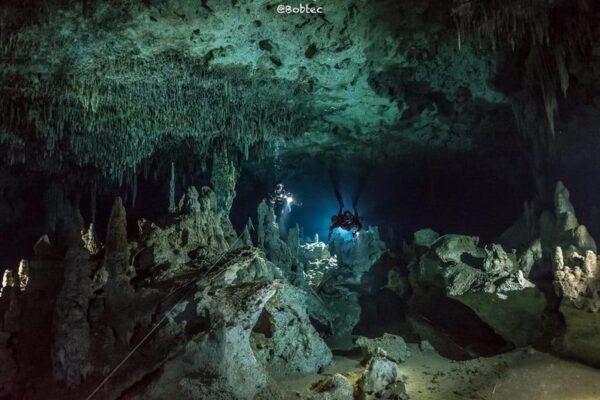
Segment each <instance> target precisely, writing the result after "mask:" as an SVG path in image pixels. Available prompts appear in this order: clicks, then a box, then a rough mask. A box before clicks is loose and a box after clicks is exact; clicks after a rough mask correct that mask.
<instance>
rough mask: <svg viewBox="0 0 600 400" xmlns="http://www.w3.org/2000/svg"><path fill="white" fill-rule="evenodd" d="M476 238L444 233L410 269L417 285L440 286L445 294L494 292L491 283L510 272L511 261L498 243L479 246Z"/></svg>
mask: <svg viewBox="0 0 600 400" xmlns="http://www.w3.org/2000/svg"><path fill="white" fill-rule="evenodd" d="M478 243H479V238H477V237H473V236H461V235H444V236H442V237H440V238H439V239H438V240H437V241H435V243H434V244H433V245H432V246H431V248H430V249H429V251H428V252H427V253H425V254H424V255H423V256H421V258H420V260H419V262H418V265H417V266H416V267H415V268H413V269H412V279H415V280H416V281H417V283H418V284H419V285H433V286H438V287H441V288H443V289H444V290H445V291H446V293H447V294H448V295H451V296H460V295H461V294H464V293H467V292H468V291H481V290H487V291H492V292H493V291H494V290H495V286H494V282H495V281H497V280H498V279H500V278H503V277H506V276H508V275H510V274H511V273H512V272H514V271H513V269H514V265H513V262H512V260H511V259H510V258H509V257H508V256H507V254H506V252H504V250H503V249H502V247H501V246H500V245H495V244H494V245H492V246H491V249H490V250H488V249H483V248H480V247H478V246H477V245H478Z"/></svg>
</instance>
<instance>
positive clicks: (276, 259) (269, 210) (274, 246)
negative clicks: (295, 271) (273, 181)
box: [257, 200, 293, 274]
mask: <svg viewBox="0 0 600 400" xmlns="http://www.w3.org/2000/svg"><path fill="white" fill-rule="evenodd" d="M257 214H258V228H257V233H258V246H259V247H260V248H261V249H263V250H264V252H265V254H266V255H267V258H268V259H269V261H271V262H273V263H274V264H275V265H277V266H278V267H279V268H281V270H282V271H283V272H284V273H285V274H287V273H289V272H290V270H291V266H292V261H293V260H292V254H291V252H290V249H289V248H288V246H287V244H286V243H285V242H284V241H283V240H281V239H280V237H279V226H278V225H277V221H276V218H275V212H274V211H273V207H270V206H268V205H267V203H266V202H265V201H264V200H263V201H261V203H260V204H259V205H258V210H257Z"/></svg>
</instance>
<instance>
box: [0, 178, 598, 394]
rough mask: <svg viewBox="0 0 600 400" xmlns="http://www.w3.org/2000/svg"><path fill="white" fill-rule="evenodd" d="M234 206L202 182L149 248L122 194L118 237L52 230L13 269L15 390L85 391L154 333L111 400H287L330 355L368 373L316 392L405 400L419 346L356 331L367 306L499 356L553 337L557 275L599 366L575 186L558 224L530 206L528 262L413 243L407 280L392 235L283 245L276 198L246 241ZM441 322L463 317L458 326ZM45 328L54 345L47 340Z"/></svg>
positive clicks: (10, 343)
mask: <svg viewBox="0 0 600 400" xmlns="http://www.w3.org/2000/svg"><path fill="white" fill-rule="evenodd" d="M231 198H232V197H230V196H226V195H225V196H218V195H217V194H216V193H215V192H213V190H212V189H209V188H207V187H203V188H201V189H200V190H197V189H196V188H194V187H190V188H188V190H187V191H186V192H185V194H184V195H183V196H182V198H181V200H180V201H179V203H178V205H177V206H176V208H175V209H174V210H172V213H170V215H169V217H168V220H166V222H164V223H155V222H150V221H146V220H140V221H139V222H138V228H139V235H138V236H136V237H135V238H131V237H129V238H128V235H127V221H126V210H125V207H124V206H123V202H122V201H121V199H120V198H117V199H116V200H115V202H114V205H113V208H112V212H111V215H110V219H109V223H108V228H107V235H106V238H105V240H104V243H101V242H100V241H99V240H98V237H97V235H96V234H95V233H91V232H92V231H93V230H90V229H84V223H83V220H82V218H81V216H80V215H79V212H78V211H77V210H76V209H75V208H73V209H71V208H69V213H68V215H69V217H68V218H66V217H65V218H66V219H65V222H67V223H66V224H65V226H66V229H65V232H64V233H62V234H61V235H60V237H61V238H62V240H63V243H62V244H58V243H52V242H51V240H50V239H49V236H47V235H45V236H43V237H42V238H41V239H40V240H39V241H38V242H37V243H36V245H35V247H34V252H35V256H34V258H33V259H31V260H29V261H27V260H24V261H23V262H21V264H20V266H19V268H18V271H16V272H14V271H11V270H7V271H6V272H5V274H4V279H3V288H2V295H1V296H0V307H1V311H2V321H1V322H2V323H1V327H0V360H1V361H2V363H3V366H4V368H3V370H2V372H1V373H0V394H19V393H22V392H19V391H23V390H24V389H23V388H24V387H23V386H22V385H21V383H22V379H23V378H22V377H23V376H28V374H38V375H39V376H42V377H43V376H44V374H45V373H46V374H47V371H48V370H51V371H52V378H53V379H54V380H56V381H58V382H62V383H63V384H64V385H65V386H66V387H68V388H70V389H71V390H73V391H75V393H78V394H80V395H81V396H82V397H84V396H85V395H87V394H89V393H90V392H91V391H92V390H93V389H94V387H95V386H96V385H97V384H98V383H99V382H101V380H102V379H103V378H104V377H105V376H106V375H107V373H108V372H109V371H110V370H111V368H113V367H114V366H115V365H117V364H118V363H119V362H121V361H122V360H123V357H124V356H125V355H126V354H128V353H129V352H130V351H131V350H132V349H133V348H134V346H136V345H137V344H138V343H140V340H142V338H143V337H145V334H146V333H147V332H150V331H151V329H153V328H155V329H154V330H153V331H152V332H153V334H152V335H150V336H148V338H147V340H146V341H145V342H144V343H143V345H142V346H141V347H140V348H139V350H138V351H134V352H133V353H131V356H130V358H129V359H128V360H127V362H126V363H125V364H124V365H123V367H122V368H120V369H119V370H117V371H116V373H115V374H114V375H113V376H112V377H111V379H109V380H108V381H107V382H106V383H105V384H104V387H103V388H102V393H103V396H104V397H103V398H118V397H119V396H121V395H122V394H124V393H126V392H127V393H128V395H129V394H131V393H134V394H133V395H132V396H131V398H136V399H142V398H143V399H164V398H177V397H182V398H207V399H208V398H210V399H213V398H214V399H221V398H222V399H232V398H236V399H254V398H256V399H261V398H262V399H267V398H280V397H281V396H282V395H283V394H282V393H283V392H285V388H282V387H280V386H279V385H278V382H280V381H281V380H282V379H286V377H290V376H294V375H296V374H317V373H319V372H321V371H322V370H323V368H325V367H327V365H328V364H329V363H330V362H331V360H332V351H331V349H344V350H348V349H353V348H354V349H360V350H361V352H362V355H363V360H362V361H363V363H364V365H365V370H364V371H363V373H362V375H361V376H360V377H356V376H354V377H352V376H344V375H340V374H335V375H332V376H330V377H328V378H326V379H324V380H321V381H319V382H318V383H317V384H315V385H314V386H313V387H312V388H311V389H310V390H309V391H308V392H307V393H308V394H307V396H308V398H311V399H352V398H357V397H358V398H361V399H377V398H389V399H407V398H408V397H407V394H406V390H405V387H404V383H403V379H402V375H401V373H400V369H401V365H402V363H403V362H404V361H405V360H406V359H407V358H408V357H410V355H411V350H413V348H410V347H409V345H407V343H406V342H405V340H404V339H403V338H402V337H401V336H398V335H395V334H390V333H386V334H384V335H382V336H379V337H366V336H357V335H356V327H357V326H358V324H359V322H360V320H361V319H363V318H365V313H367V312H368V311H367V310H364V309H363V303H361V296H364V295H369V296H374V295H376V294H377V293H380V292H381V291H387V292H388V293H393V294H394V296H396V297H394V298H395V299H396V301H398V305H399V306H400V305H402V304H407V305H408V311H407V313H408V315H407V320H408V323H409V325H410V327H411V329H412V331H413V332H414V333H416V334H417V335H418V336H419V337H420V338H421V339H422V340H423V339H425V340H427V341H428V342H430V343H432V344H433V346H434V347H435V348H436V350H438V351H439V352H440V353H442V354H447V355H451V356H455V357H456V358H461V357H464V358H471V357H475V356H478V355H485V354H496V353H497V352H499V351H503V350H506V349H508V348H511V347H514V346H527V345H531V344H534V343H536V341H538V340H540V336H542V335H543V333H544V331H545V326H544V323H545V320H546V313H547V312H548V311H547V309H548V303H547V301H546V297H545V295H544V293H543V292H542V290H541V289H540V288H538V287H537V286H536V285H535V284H534V283H532V281H535V280H536V279H537V277H538V276H539V275H540V274H543V273H545V269H544V268H546V267H545V266H548V270H547V271H546V272H547V273H549V274H551V276H553V279H554V284H555V287H556V291H557V293H556V294H557V295H558V296H560V297H561V298H562V302H561V305H560V312H561V313H562V314H563V316H564V317H565V321H566V330H565V332H564V334H562V335H561V336H560V337H558V338H555V339H554V342H553V344H554V346H555V348H556V349H557V350H558V351H561V352H563V353H564V354H568V355H571V356H575V357H578V358H580V359H583V360H584V361H588V362H597V361H600V357H597V355H598V354H600V351H598V348H597V347H598V346H597V345H596V342H598V341H597V340H596V339H597V333H594V332H597V331H598V330H597V328H599V327H600V318H598V315H599V313H597V311H598V309H599V308H600V307H599V306H598V304H599V302H598V301H599V298H598V288H599V282H600V279H599V277H598V261H597V256H596V245H595V242H594V240H593V239H592V238H591V237H590V235H589V234H588V233H587V229H586V228H585V227H584V226H583V225H581V224H579V222H578V220H577V218H576V216H575V212H574V209H573V206H572V204H571V203H570V200H569V193H568V191H567V190H566V188H564V186H563V185H562V183H559V184H558V185H557V188H556V192H555V210H554V212H544V213H541V215H540V216H539V219H536V218H535V217H533V216H532V215H531V212H530V211H527V212H526V215H525V216H524V217H523V221H520V222H518V223H517V224H515V226H516V227H517V228H515V227H513V228H511V229H512V231H513V232H515V230H518V229H525V230H526V231H527V234H524V236H523V237H527V238H528V239H527V240H526V241H525V242H524V243H523V245H521V246H520V247H518V250H511V251H506V250H505V248H508V247H506V246H507V245H505V246H502V245H501V244H499V243H494V244H490V245H486V246H483V245H480V244H479V240H478V238H476V237H471V236H462V235H442V236H440V235H439V234H437V233H436V232H434V231H432V230H430V229H424V230H420V231H418V232H416V233H415V235H414V242H413V243H412V244H411V245H410V246H408V245H407V246H406V248H405V249H404V256H405V257H406V259H407V260H408V263H407V268H406V269H405V270H402V269H401V268H400V267H399V266H398V265H395V264H394V265H390V266H386V265H387V264H384V263H383V261H385V259H386V256H387V254H388V253H387V250H386V247H385V245H384V244H383V242H382V241H381V240H380V239H379V234H378V231H377V229H376V228H369V229H368V230H366V231H365V232H363V233H362V234H361V235H360V237H358V238H354V239H351V240H344V239H343V238H342V237H341V236H340V235H337V234H334V235H333V237H332V239H331V241H330V243H329V245H325V244H324V243H322V242H320V241H319V240H318V238H315V239H314V240H302V239H301V231H300V229H299V228H298V227H294V228H292V229H290V230H289V232H288V233H287V236H286V237H285V238H284V239H282V238H281V237H280V233H279V226H278V224H277V220H276V218H275V213H274V210H273V208H272V207H270V206H269V205H267V204H266V203H264V202H263V203H261V204H260V205H259V207H258V210H257V211H258V212H257V219H256V223H253V222H252V221H250V222H249V223H248V226H247V227H246V228H245V229H244V230H243V231H242V232H241V233H240V234H239V235H238V234H236V232H235V231H234V230H233V228H232V226H231V223H230V222H229V220H228V218H227V216H226V214H224V213H225V211H224V209H223V206H224V205H225V206H226V205H227V204H229V205H230V203H231V202H230V200H231ZM67 208H68V207H67ZM528 210H529V209H528ZM519 227H520V228H519ZM531 233H534V234H535V235H534V236H536V237H531ZM516 236H518V235H516ZM500 241H501V240H500ZM382 263H383V264H382ZM318 268H321V270H320V271H318V272H317V271H315V269H318ZM376 270H378V271H380V273H381V271H382V273H383V276H384V279H385V277H386V276H387V283H386V282H385V280H384V281H383V282H380V281H377V279H375V278H374V274H375V275H376V273H375V272H374V271H376ZM373 282H376V283H373ZM377 282H378V283H377ZM50 299H52V300H53V301H49V300H50ZM440 311H441V314H446V313H447V314H448V315H451V317H450V320H451V321H450V324H449V325H448V326H444V322H448V318H447V317H446V318H447V319H446V320H444V316H443V315H442V316H440ZM457 318H458V319H457ZM452 326H454V327H455V328H456V327H458V329H459V330H460V331H462V334H463V335H464V334H465V332H467V333H468V331H469V330H475V331H477V332H478V334H482V335H488V337H486V339H485V340H486V341H487V342H486V343H473V342H469V339H465V338H464V337H462V336H460V332H458V336H452V335H453V334H455V333H456V332H452V331H451V328H452ZM445 328H447V330H446V329H445ZM40 329H43V330H45V331H48V332H50V331H51V332H52V334H51V335H47V337H44V338H39V334H38V333H36V332H39V331H40ZM317 329H318V330H317ZM595 329H596V330H595ZM484 344H485V346H484ZM486 346H487V347H486ZM490 346H491V347H493V348H491V349H490ZM494 346H495V347H494ZM413 351H414V350H413ZM399 365H400V366H399ZM140 382H141V383H140ZM40 385H41V384H40ZM46 385H47V383H46ZM33 387H34V388H37V389H36V390H38V392H35V390H33V392H31V393H29V395H30V396H31V398H48V397H50V398H52V396H54V397H55V398H60V397H61V395H62V394H64V390H66V389H64V388H61V387H60V386H52V389H51V391H50V392H47V390H49V389H48V388H47V387H45V390H46V392H44V394H43V395H41V394H40V393H39V389H40V387H39V386H36V384H35V383H34V384H33ZM28 390H32V389H31V385H30V388H29V389H28ZM36 393H37V394H36ZM36 396H37V397H36Z"/></svg>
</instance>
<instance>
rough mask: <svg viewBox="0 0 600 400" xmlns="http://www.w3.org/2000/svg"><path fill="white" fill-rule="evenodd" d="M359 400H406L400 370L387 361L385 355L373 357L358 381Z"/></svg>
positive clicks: (393, 363)
mask: <svg viewBox="0 0 600 400" xmlns="http://www.w3.org/2000/svg"><path fill="white" fill-rule="evenodd" d="M358 388H359V389H360V392H359V393H360V394H359V399H361V400H375V399H394V400H408V396H407V394H406V389H405V387H404V382H403V378H402V375H401V373H400V368H398V365H397V364H396V363H395V362H393V361H391V360H389V359H387V358H386V356H385V353H380V355H378V356H375V357H373V358H371V359H370V360H369V362H368V363H367V368H366V369H365V371H364V372H363V374H362V376H361V377H360V379H359V381H358Z"/></svg>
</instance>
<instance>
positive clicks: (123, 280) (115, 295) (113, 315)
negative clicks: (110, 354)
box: [104, 197, 135, 343]
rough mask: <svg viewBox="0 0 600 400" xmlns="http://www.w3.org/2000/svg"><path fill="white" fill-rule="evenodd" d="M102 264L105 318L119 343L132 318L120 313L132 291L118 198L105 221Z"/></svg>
mask: <svg viewBox="0 0 600 400" xmlns="http://www.w3.org/2000/svg"><path fill="white" fill-rule="evenodd" d="M104 265H105V268H106V270H107V271H108V278H107V281H106V285H105V287H104V291H105V303H106V313H107V319H108V320H109V323H110V325H111V327H112V328H113V329H114V330H115V333H116V335H117V338H118V339H119V340H120V341H121V342H122V343H128V342H129V340H130V339H131V335H132V334H133V326H134V325H135V321H134V320H133V319H132V318H131V316H130V315H128V314H127V313H125V312H123V309H124V308H125V307H130V306H131V303H132V301H133V299H134V297H135V290H134V289H133V287H132V286H131V284H130V280H131V277H130V276H129V275H128V273H129V244H128V242H127V219H126V214H125V207H123V202H122V201H121V198H120V197H117V198H116V199H115V202H114V204H113V207H112V211H111V214H110V218H109V221H108V229H107V234H106V253H105V256H104Z"/></svg>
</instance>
